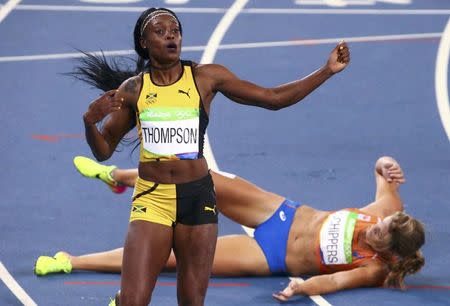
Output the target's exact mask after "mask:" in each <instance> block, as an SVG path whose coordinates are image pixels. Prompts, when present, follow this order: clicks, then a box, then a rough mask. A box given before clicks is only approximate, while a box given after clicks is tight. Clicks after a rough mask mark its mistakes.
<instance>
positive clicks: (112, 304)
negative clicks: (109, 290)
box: [108, 290, 120, 306]
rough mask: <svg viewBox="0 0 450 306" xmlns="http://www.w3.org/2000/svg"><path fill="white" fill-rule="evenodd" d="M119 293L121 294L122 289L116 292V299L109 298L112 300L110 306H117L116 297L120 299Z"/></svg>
mask: <svg viewBox="0 0 450 306" xmlns="http://www.w3.org/2000/svg"><path fill="white" fill-rule="evenodd" d="M119 295H120V290H119V291H118V292H117V293H116V296H115V298H114V299H113V298H109V299H110V301H109V304H108V306H116V299H117V300H119Z"/></svg>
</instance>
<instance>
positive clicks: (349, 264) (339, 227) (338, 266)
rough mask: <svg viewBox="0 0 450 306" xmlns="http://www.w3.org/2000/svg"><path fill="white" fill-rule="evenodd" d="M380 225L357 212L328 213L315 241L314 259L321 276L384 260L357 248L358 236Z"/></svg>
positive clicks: (350, 209) (340, 211)
mask: <svg viewBox="0 0 450 306" xmlns="http://www.w3.org/2000/svg"><path fill="white" fill-rule="evenodd" d="M378 221H381V219H380V218H379V217H376V216H371V215H368V214H365V213H363V212H362V211H360V210H358V209H353V208H349V209H343V210H339V211H335V212H331V213H330V214H329V215H328V217H327V218H326V219H325V221H324V222H323V223H322V227H321V229H320V232H319V234H318V237H317V240H316V248H315V249H316V257H317V260H318V264H319V269H320V272H321V273H334V272H338V271H346V270H351V269H354V268H357V267H359V266H361V264H362V263H363V262H365V261H367V260H370V259H379V260H383V259H382V258H380V257H379V256H378V254H377V253H376V252H375V251H373V250H371V249H362V248H360V247H359V246H358V235H359V233H360V232H361V231H362V230H363V229H365V228H367V227H369V226H371V225H373V224H376V223H377V222H378Z"/></svg>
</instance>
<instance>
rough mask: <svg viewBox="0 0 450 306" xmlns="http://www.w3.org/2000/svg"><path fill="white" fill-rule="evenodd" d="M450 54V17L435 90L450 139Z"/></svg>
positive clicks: (436, 74)
mask: <svg viewBox="0 0 450 306" xmlns="http://www.w3.org/2000/svg"><path fill="white" fill-rule="evenodd" d="M449 54H450V19H449V20H448V22H447V26H446V27H445V30H444V33H443V34H442V38H441V42H440V43H439V48H438V53H437V59H436V73H435V90H436V101H437V106H438V110H439V115H440V116H441V121H442V125H443V126H444V130H445V132H446V133H447V137H448V140H449V141H450V103H449V98H448V64H449Z"/></svg>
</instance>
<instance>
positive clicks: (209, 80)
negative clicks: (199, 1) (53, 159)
mask: <svg viewBox="0 0 450 306" xmlns="http://www.w3.org/2000/svg"><path fill="white" fill-rule="evenodd" d="M181 38H182V27H181V24H180V21H179V20H178V18H177V16H176V15H175V14H174V13H173V12H172V11H170V10H167V9H156V8H150V9H148V10H146V11H144V12H143V13H142V14H141V15H140V17H139V18H138V20H137V22H136V24H135V28H134V44H135V51H136V53H137V54H138V55H139V59H138V64H139V65H138V70H137V71H136V72H127V71H125V72H124V71H119V70H117V69H115V68H117V67H113V68H111V67H110V66H108V65H102V64H104V63H105V62H104V61H103V62H102V58H96V57H93V56H91V57H90V58H89V59H88V60H84V63H86V64H87V65H86V66H84V67H81V68H80V70H79V71H78V77H79V78H81V79H84V80H87V81H88V82H90V83H93V84H94V85H95V86H97V87H99V88H101V89H103V90H110V91H108V92H106V94H104V95H103V96H102V97H100V98H99V99H97V100H95V101H94V102H92V103H91V105H90V106H89V109H88V111H87V112H86V113H85V115H84V124H85V133H86V139H87V142H88V144H89V146H90V147H91V150H92V153H93V154H94V156H95V157H96V158H97V160H100V161H103V160H106V159H108V158H109V157H110V156H111V155H112V154H113V152H114V150H115V149H116V147H117V145H118V143H119V142H120V141H121V140H122V138H123V137H124V136H125V135H126V134H127V133H128V132H129V131H130V130H131V129H133V128H134V127H137V130H138V134H139V141H140V157H139V167H138V172H139V177H138V179H137V181H136V186H135V190H134V195H133V202H132V207H131V216H130V223H129V227H128V234H127V237H126V240H125V246H124V254H123V263H122V279H121V293H120V294H118V295H117V299H116V304H120V305H122V306H126V305H133V306H138V305H148V303H149V302H150V300H151V293H152V291H153V288H154V286H155V283H156V279H157V276H158V275H159V273H160V271H161V269H162V268H163V267H164V265H165V263H166V262H167V258H168V257H169V255H170V253H171V250H172V249H173V250H174V253H175V257H176V258H177V296H178V302H179V304H180V305H203V303H204V298H205V295H206V289H207V286H208V279H209V276H210V272H211V266H212V261H213V256H214V250H215V245H216V239H217V214H215V213H214V212H213V211H211V210H209V209H208V208H210V209H212V208H214V207H215V205H216V199H215V194H214V186H213V181H212V179H211V175H210V174H209V171H208V165H207V163H206V160H205V158H204V157H203V141H204V134H205V131H206V127H207V125H208V121H209V116H208V114H209V110H210V106H211V102H212V99H213V98H214V96H215V94H216V93H217V92H221V93H222V94H224V95H225V96H227V97H228V98H230V99H231V100H233V101H235V102H237V103H241V104H247V105H253V106H258V107H263V108H267V109H271V110H277V109H281V108H284V107H287V106H290V105H293V104H295V103H297V102H298V101H300V100H302V99H303V98H304V97H305V96H307V95H308V94H309V93H311V92H312V91H313V90H314V89H316V88H317V87H318V86H320V85H321V84H322V83H323V82H325V81H326V80H327V79H328V78H330V77H331V76H332V75H333V74H335V73H337V72H339V71H341V70H343V69H344V68H345V67H346V66H347V64H348V62H349V60H350V54H349V50H348V47H347V45H346V44H345V43H340V44H339V45H338V46H336V48H334V50H333V51H332V52H331V55H330V57H329V59H328V61H327V64H326V65H324V66H323V67H322V68H320V69H318V70H317V71H315V72H313V73H312V74H310V75H308V76H307V77H305V78H304V79H301V80H296V81H294V82H290V83H288V84H284V85H281V86H278V87H275V88H262V87H260V86H257V85H255V84H252V83H250V82H247V81H244V80H240V79H239V78H237V77H236V76H235V75H234V74H233V73H231V72H230V71H229V70H228V69H226V68H225V67H223V66H220V65H213V64H210V65H198V64H195V63H193V62H190V61H182V60H181V59H180V52H181V40H182V39H181ZM97 63H100V65H96V64H97ZM91 64H92V65H91ZM119 84H120V86H119ZM117 86H118V89H117V90H116V88H117ZM103 119H105V121H104V122H103V125H102V128H101V129H100V130H99V128H98V127H97V123H98V122H100V121H102V120H103ZM119 301H120V303H119Z"/></svg>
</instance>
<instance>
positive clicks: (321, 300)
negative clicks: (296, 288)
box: [289, 277, 332, 306]
mask: <svg viewBox="0 0 450 306" xmlns="http://www.w3.org/2000/svg"><path fill="white" fill-rule="evenodd" d="M289 279H290V280H295V281H297V282H299V283H304V282H305V280H304V279H302V278H300V277H289ZM309 298H310V299H311V300H313V301H314V303H316V304H317V305H320V306H332V305H331V304H330V303H328V301H327V300H325V299H324V298H323V297H322V296H320V295H310V296H309Z"/></svg>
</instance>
